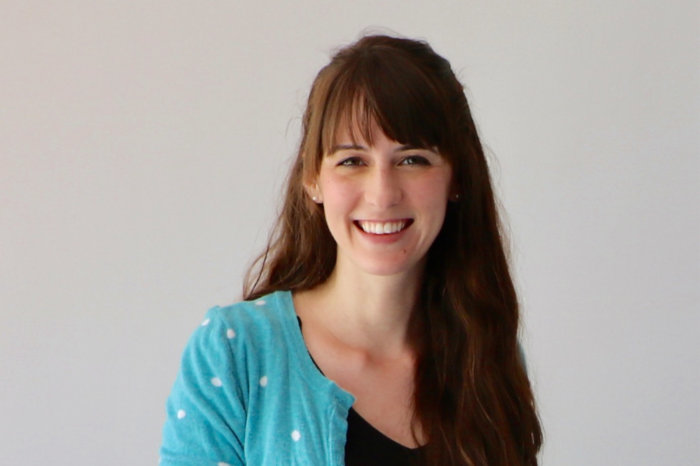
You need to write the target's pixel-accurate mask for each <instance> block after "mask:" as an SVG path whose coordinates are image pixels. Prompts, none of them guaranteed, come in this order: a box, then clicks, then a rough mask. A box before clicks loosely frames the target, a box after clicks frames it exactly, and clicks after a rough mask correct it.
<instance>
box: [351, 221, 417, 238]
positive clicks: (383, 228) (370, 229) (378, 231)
mask: <svg viewBox="0 0 700 466" xmlns="http://www.w3.org/2000/svg"><path fill="white" fill-rule="evenodd" d="M411 223H413V220H410V219H408V220H406V219H404V220H395V221H390V222H372V221H369V220H356V221H355V225H357V226H358V227H359V228H360V229H361V230H362V231H364V232H365V233H369V234H372V235H391V234H394V233H398V232H400V231H403V230H405V229H406V228H408V227H409V226H410V225H411Z"/></svg>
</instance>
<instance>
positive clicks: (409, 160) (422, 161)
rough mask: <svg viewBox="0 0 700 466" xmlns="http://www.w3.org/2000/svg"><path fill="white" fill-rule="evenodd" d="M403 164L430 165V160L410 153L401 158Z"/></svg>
mask: <svg viewBox="0 0 700 466" xmlns="http://www.w3.org/2000/svg"><path fill="white" fill-rule="evenodd" d="M401 165H430V161H428V159H427V158H425V157H423V156H420V155H409V156H408V157H405V158H404V159H403V160H401Z"/></svg>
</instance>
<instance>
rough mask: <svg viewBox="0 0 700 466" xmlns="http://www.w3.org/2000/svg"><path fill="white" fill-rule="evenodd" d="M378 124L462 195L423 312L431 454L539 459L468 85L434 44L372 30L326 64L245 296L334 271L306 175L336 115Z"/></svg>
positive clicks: (430, 274)
mask: <svg viewBox="0 0 700 466" xmlns="http://www.w3.org/2000/svg"><path fill="white" fill-rule="evenodd" d="M372 124H378V125H379V127H381V129H382V130H383V131H384V133H385V134H386V135H387V136H388V137H389V138H390V139H393V140H396V141H399V142H401V143H403V144H412V145H417V146H420V147H430V148H434V147H436V148H437V149H438V152H439V153H440V154H441V155H442V156H443V157H445V158H446V160H448V161H449V163H450V164H451V166H452V171H453V183H454V186H455V190H456V192H457V193H459V195H460V197H459V200H458V201H456V202H449V205H448V207H447V212H446V216H445V221H444V224H443V227H442V229H441V231H440V233H439V234H438V237H437V238H436V240H435V242H434V243H433V245H432V246H431V248H430V250H429V252H428V257H427V261H426V270H425V271H424V279H423V283H422V288H421V290H420V295H419V299H418V303H417V307H416V311H415V315H414V318H413V321H414V323H417V325H416V327H417V328H419V329H420V332H419V333H420V336H419V337H418V338H416V346H417V353H418V359H417V365H416V373H415V392H414V417H415V419H416V420H417V421H418V422H419V424H420V425H421V426H422V429H423V431H424V432H425V433H426V434H427V436H428V444H427V446H426V448H425V449H424V450H423V451H424V455H423V458H422V462H424V463H425V464H436V465H449V464H464V465H474V466H477V465H478V466H482V465H489V466H493V465H502V466H506V465H507V466H513V465H536V464H537V458H536V455H537V452H538V450H539V448H540V445H541V443H542V432H541V428H540V424H539V420H538V417H537V412H536V409H535V404H534V398H533V395H532V391H531V388H530V383H529V380H528V378H527V375H526V373H525V370H524V367H523V364H522V361H521V360H520V355H519V351H518V344H517V331H518V323H519V313H518V302H517V298H516V294H515V289H514V286H513V283H512V280H511V276H510V273H509V270H508V263H507V258H506V254H505V252H504V247H503V242H504V238H503V235H502V233H501V228H500V223H499V218H498V213H497V209H496V203H495V200H494V194H493V190H492V187H491V181H490V176H489V171H488V166H487V162H486V159H485V157H484V151H483V148H482V146H481V142H480V140H479V136H478V134H477V131H476V128H475V126H474V122H473V120H472V117H471V113H470V111H469V106H468V103H467V99H466V97H465V95H464V90H463V87H462V85H461V84H460V82H459V81H458V80H457V78H456V76H455V75H454V73H453V71H452V69H451V67H450V64H449V62H448V61H447V60H445V59H444V58H442V57H441V56H439V55H438V54H436V53H435V52H434V51H433V50H432V49H431V47H430V46H429V45H428V44H427V43H425V42H421V41H415V40H409V39H403V38H395V37H387V36H367V37H364V38H362V39H360V40H359V41H358V42H356V43H355V44H353V45H351V46H349V47H346V48H344V49H341V50H340V51H339V52H338V53H337V54H336V55H335V56H334V57H333V59H332V61H331V62H330V63H329V64H328V65H327V66H325V67H324V68H323V69H322V70H321V71H320V72H319V74H318V76H317V77H316V79H315V81H314V83H313V87H312V89H311V93H310V95H309V99H308V105H307V108H306V112H305V114H304V118H303V133H302V140H301V143H300V146H299V152H298V155H297V158H296V161H295V163H294V166H293V167H292V170H291V173H290V176H289V180H288V183H287V191H286V196H285V199H284V204H283V208H282V212H281V215H280V218H279V220H278V223H277V225H276V227H275V230H274V231H273V234H272V236H271V239H270V242H269V244H268V247H267V249H266V251H265V252H264V253H263V254H262V255H261V256H260V257H259V258H258V259H257V260H256V262H255V263H254V264H253V266H252V267H251V269H250V270H249V272H248V275H247V277H246V283H245V287H244V296H245V297H246V299H254V298H257V297H259V296H262V295H264V294H267V293H269V292H272V291H276V290H292V291H294V290H305V289H310V288H313V287H315V286H316V285H318V284H320V283H323V282H324V281H325V280H326V279H327V278H328V277H329V275H330V274H331V272H332V270H333V267H334V264H335V258H336V244H335V242H334V240H333V238H332V237H331V234H330V232H329V230H328V228H327V226H326V223H325V219H324V215H323V208H322V206H319V205H317V204H315V203H314V202H312V201H311V200H310V199H309V196H308V194H307V193H306V192H305V190H304V182H305V181H307V182H308V181H309V180H312V179H314V177H315V176H316V175H317V174H318V170H319V165H320V162H321V159H322V157H323V156H324V154H326V153H328V152H329V149H330V147H331V146H332V145H333V144H334V138H335V137H336V132H337V131H338V129H339V126H340V125H348V126H349V128H350V129H351V131H352V130H359V131H361V133H362V136H363V137H364V138H365V140H366V141H368V143H371V126H372Z"/></svg>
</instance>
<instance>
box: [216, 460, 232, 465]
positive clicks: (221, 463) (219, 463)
mask: <svg viewBox="0 0 700 466" xmlns="http://www.w3.org/2000/svg"><path fill="white" fill-rule="evenodd" d="M216 466H230V465H229V464H228V463H224V462H223V461H220V462H218V463H216Z"/></svg>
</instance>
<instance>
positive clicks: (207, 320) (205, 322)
mask: <svg viewBox="0 0 700 466" xmlns="http://www.w3.org/2000/svg"><path fill="white" fill-rule="evenodd" d="M209 322H211V320H210V319H204V321H203V322H202V327H204V326H206V325H209Z"/></svg>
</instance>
